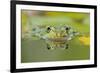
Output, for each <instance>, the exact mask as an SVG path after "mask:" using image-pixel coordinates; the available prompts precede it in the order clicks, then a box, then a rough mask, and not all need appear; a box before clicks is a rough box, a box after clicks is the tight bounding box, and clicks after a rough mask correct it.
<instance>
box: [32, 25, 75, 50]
mask: <svg viewBox="0 0 100 73" xmlns="http://www.w3.org/2000/svg"><path fill="white" fill-rule="evenodd" d="M33 32H34V34H35V36H37V37H39V38H41V39H44V40H46V43H47V48H48V49H51V50H52V49H56V48H63V49H68V41H69V40H71V39H72V38H73V36H74V35H76V33H75V32H74V31H72V29H71V28H70V27H67V26H59V27H58V26H56V27H54V26H53V27H47V28H46V29H45V28H36V29H35V30H33Z"/></svg>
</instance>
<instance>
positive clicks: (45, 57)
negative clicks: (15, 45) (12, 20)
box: [21, 10, 90, 63]
mask: <svg viewBox="0 0 100 73" xmlns="http://www.w3.org/2000/svg"><path fill="white" fill-rule="evenodd" d="M65 25H66V26H70V27H71V28H72V29H73V30H75V31H77V32H79V36H76V37H75V38H74V39H72V40H71V41H69V42H68V45H69V48H68V49H66V50H62V49H55V50H48V49H47V47H46V46H47V44H46V42H45V41H44V40H41V39H40V38H39V37H36V36H34V34H37V35H40V34H43V36H44V35H45V34H47V33H46V27H48V26H52V27H55V26H65ZM21 28H22V29H21V30H22V31H21V32H22V37H21V38H22V40H21V41H22V44H21V45H22V46H21V47H22V49H21V62H23V63H26V62H44V61H64V60H86V59H89V58H90V14H89V13H82V12H81V13H79V12H55V11H35V10H22V11H21ZM37 28H39V29H38V30H39V31H40V32H36V33H33V31H34V30H35V29H37ZM41 29H42V30H41ZM59 30H60V29H59Z"/></svg>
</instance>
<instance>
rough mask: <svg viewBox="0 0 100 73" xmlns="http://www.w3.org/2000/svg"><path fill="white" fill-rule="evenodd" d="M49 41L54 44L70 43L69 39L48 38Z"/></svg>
mask: <svg viewBox="0 0 100 73" xmlns="http://www.w3.org/2000/svg"><path fill="white" fill-rule="evenodd" d="M47 40H48V41H52V42H66V41H68V37H57V38H47Z"/></svg>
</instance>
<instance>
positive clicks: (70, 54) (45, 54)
mask: <svg viewBox="0 0 100 73" xmlns="http://www.w3.org/2000/svg"><path fill="white" fill-rule="evenodd" d="M89 58H90V49H89V46H84V45H83V44H81V43H80V42H79V41H78V40H77V38H75V39H73V40H71V41H70V42H69V43H68V49H62V48H61V49H60V48H59V49H54V50H48V49H47V44H46V42H45V40H32V39H22V47H21V62H22V63H28V62H29V63H30V62H47V61H68V60H87V59H89Z"/></svg>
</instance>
